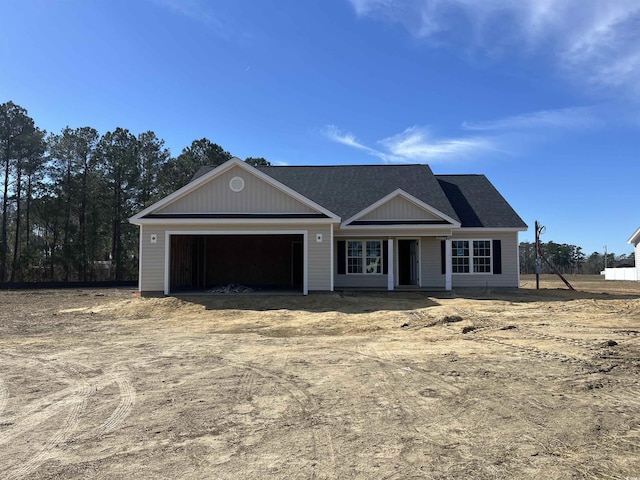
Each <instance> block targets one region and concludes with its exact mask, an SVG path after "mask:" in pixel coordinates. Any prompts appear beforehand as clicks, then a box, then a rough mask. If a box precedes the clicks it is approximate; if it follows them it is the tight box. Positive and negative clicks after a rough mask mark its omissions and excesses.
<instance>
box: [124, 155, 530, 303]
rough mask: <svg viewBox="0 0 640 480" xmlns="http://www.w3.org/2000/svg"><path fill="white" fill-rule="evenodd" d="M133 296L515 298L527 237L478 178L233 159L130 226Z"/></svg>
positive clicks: (406, 168) (411, 169) (418, 168)
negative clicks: (477, 293)
mask: <svg viewBox="0 0 640 480" xmlns="http://www.w3.org/2000/svg"><path fill="white" fill-rule="evenodd" d="M130 221H131V222H132V223H134V224H136V225H139V226H140V277H139V288H140V291H141V292H143V293H151V292H157V293H164V294H165V295H169V294H172V293H178V292H186V291H192V292H197V291H201V292H204V291H207V290H210V289H212V288H214V287H216V286H219V285H226V284H232V283H233V284H240V285H246V286H249V287H255V288H260V289H291V290H296V291H299V292H301V293H304V294H307V293H308V292H310V291H333V290H339V289H343V288H349V287H353V288H376V289H384V290H397V289H412V288H420V287H422V288H428V289H442V290H451V289H452V288H455V287H471V286H476V287H486V286H489V287H518V286H519V283H520V279H519V264H518V262H519V255H518V244H519V242H518V233H519V232H521V231H524V230H526V228H527V226H526V225H525V223H524V222H523V221H522V219H521V218H520V217H519V216H518V215H517V214H516V212H515V211H514V210H513V208H511V206H510V205H509V204H508V203H507V202H506V201H505V199H504V198H503V197H502V195H500V193H499V192H498V191H497V190H496V189H495V187H494V186H493V185H492V184H491V183H490V182H489V180H487V178H486V177H485V176H484V175H434V174H433V172H432V171H431V169H430V168H429V166H427V165H345V166H306V167H297V166H287V167H275V166H268V167H263V166H259V167H254V166H251V165H248V164H247V163H245V162H243V161H241V160H239V159H237V158H233V159H231V160H229V161H228V162H226V163H224V164H222V165H220V166H218V167H216V168H204V169H201V170H200V171H199V172H198V173H197V174H196V176H195V177H194V179H193V180H192V181H191V182H190V183H189V184H187V185H186V186H184V187H183V188H181V189H179V190H178V191H176V192H174V193H172V194H171V195H169V196H167V197H165V198H163V199H162V200H160V201H158V202H157V203H155V204H154V205H151V206H150V207H149V208H146V209H145V210H143V211H141V212H140V213H138V214H137V215H134V216H133V217H131V218H130Z"/></svg>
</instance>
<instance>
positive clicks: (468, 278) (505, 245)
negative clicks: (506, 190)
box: [420, 230, 520, 289]
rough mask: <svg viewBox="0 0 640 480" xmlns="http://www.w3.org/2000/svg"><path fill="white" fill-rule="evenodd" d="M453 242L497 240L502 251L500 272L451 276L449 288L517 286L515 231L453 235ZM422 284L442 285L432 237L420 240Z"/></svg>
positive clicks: (437, 246)
mask: <svg viewBox="0 0 640 480" xmlns="http://www.w3.org/2000/svg"><path fill="white" fill-rule="evenodd" d="M452 239H453V240H500V241H501V248H502V273H501V274H498V275H495V274H493V273H480V274H478V273H476V274H473V273H466V274H458V273H454V274H452V276H451V283H452V288H454V289H455V288H456V287H458V288H464V287H519V284H520V272H519V265H518V233H517V232H493V233H492V232H491V231H490V230H489V231H486V232H469V233H466V232H456V233H455V234H454V236H453V237H452ZM420 244H421V254H422V265H421V274H422V285H423V286H424V287H442V286H444V282H445V276H444V274H442V260H441V250H440V248H441V246H440V240H438V239H435V238H423V239H421V242H420Z"/></svg>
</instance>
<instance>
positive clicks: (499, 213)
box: [436, 175, 527, 228]
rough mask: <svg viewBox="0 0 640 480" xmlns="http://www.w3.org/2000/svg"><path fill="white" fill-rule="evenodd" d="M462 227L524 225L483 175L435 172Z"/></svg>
mask: <svg viewBox="0 0 640 480" xmlns="http://www.w3.org/2000/svg"><path fill="white" fill-rule="evenodd" d="M436 178H437V179H438V182H439V183H440V186H441V187H442V190H443V191H444V193H445V195H446V196H447V198H448V199H449V201H450V202H451V205H452V206H453V208H454V209H455V211H456V213H457V215H458V218H459V219H460V221H461V222H462V226H463V227H485V228H526V227H527V225H526V224H525V223H524V222H523V221H522V219H521V218H520V216H519V215H518V214H517V213H516V212H515V210H514V209H513V208H512V207H511V205H509V203H507V201H506V200H505V199H504V197H503V196H502V195H501V194H500V192H498V190H496V188H495V187H494V186H493V184H492V183H491V182H490V181H489V180H488V179H487V177H485V176H484V175H436Z"/></svg>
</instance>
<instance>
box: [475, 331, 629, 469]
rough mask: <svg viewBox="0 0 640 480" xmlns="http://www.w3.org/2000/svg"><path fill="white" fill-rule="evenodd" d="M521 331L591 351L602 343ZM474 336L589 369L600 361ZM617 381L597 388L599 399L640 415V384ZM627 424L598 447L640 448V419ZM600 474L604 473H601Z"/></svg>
mask: <svg viewBox="0 0 640 480" xmlns="http://www.w3.org/2000/svg"><path fill="white" fill-rule="evenodd" d="M473 333H475V332H473ZM519 333H524V334H525V335H528V336H529V337H530V338H531V337H532V338H533V339H539V340H551V341H556V342H559V343H563V344H568V345H572V346H578V347H582V348H585V349H588V350H590V351H592V350H594V349H596V348H597V347H598V343H592V342H586V341H581V340H576V339H571V338H567V337H563V336H559V335H550V334H546V333H541V332H535V331H531V330H530V329H519ZM470 338H472V339H473V340H476V341H484V342H491V343H495V344H498V345H501V346H503V347H507V348H511V349H514V350H517V351H518V352H520V353H524V354H526V355H528V356H532V357H534V358H536V359H538V360H543V359H548V360H554V361H560V362H563V363H569V364H572V365H575V366H578V367H582V368H584V367H587V368H588V369H589V370H593V368H594V366H596V367H597V365H598V363H599V362H597V361H594V359H593V357H592V356H588V357H587V358H580V357H576V356H569V355H565V354H561V353H552V352H548V351H546V350H543V349H539V348H537V347H533V346H523V345H518V344H514V343H510V342H508V341H505V340H503V339H496V338H491V337H487V336H476V335H471V336H470ZM523 340H525V341H526V340H528V338H527V337H524V338H523ZM600 371H602V370H600ZM613 385H614V388H611V385H610V386H609V387H610V388H611V389H610V390H609V389H606V388H597V393H593V395H595V396H596V397H597V398H598V399H599V404H600V405H606V408H607V410H608V411H609V412H616V411H618V410H619V411H622V412H627V413H628V412H629V408H630V407H631V408H632V409H633V410H634V411H635V414H636V418H638V417H640V388H634V387H629V386H625V385H621V384H618V383H617V382H616V383H614V384H613ZM569 395H570V396H571V398H572V399H573V401H574V402H577V403H578V404H583V405H584V406H585V407H586V406H587V405H586V404H585V396H584V393H582V394H577V393H574V394H569ZM627 427H628V429H627V430H626V431H625V432H620V431H614V432H610V433H608V434H606V435H604V436H603V438H602V439H601V440H600V441H599V442H598V443H597V445H598V448H606V449H607V450H611V449H612V448H613V445H614V444H615V443H616V442H623V443H626V444H628V445H630V446H631V447H633V448H634V449H636V451H638V452H640V421H637V420H634V421H631V422H629V423H628V424H627ZM610 471H611V470H610ZM600 473H603V472H600ZM593 478H596V477H593ZM597 478H601V477H599V476H598V477H597Z"/></svg>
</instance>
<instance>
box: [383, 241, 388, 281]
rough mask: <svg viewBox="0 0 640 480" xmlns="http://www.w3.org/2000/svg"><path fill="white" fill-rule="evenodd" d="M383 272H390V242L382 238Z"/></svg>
mask: <svg viewBox="0 0 640 480" xmlns="http://www.w3.org/2000/svg"><path fill="white" fill-rule="evenodd" d="M382 273H384V274H385V275H386V274H388V273H389V242H388V241H387V240H382Z"/></svg>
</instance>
